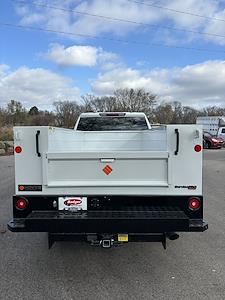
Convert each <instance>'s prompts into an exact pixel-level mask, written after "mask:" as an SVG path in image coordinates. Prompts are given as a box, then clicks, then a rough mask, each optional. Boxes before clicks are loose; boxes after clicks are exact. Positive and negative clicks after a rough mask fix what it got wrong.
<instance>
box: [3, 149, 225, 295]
mask: <svg viewBox="0 0 225 300" xmlns="http://www.w3.org/2000/svg"><path fill="white" fill-rule="evenodd" d="M224 178H225V150H206V151H204V166H203V179H204V182H203V186H204V199H205V220H207V222H208V223H209V229H208V231H206V232H204V233H185V234H182V235H181V236H180V238H179V239H178V240H176V241H168V248H167V250H166V251H165V250H164V249H163V247H162V246H161V244H159V243H133V244H132V243H130V244H127V245H124V246H122V247H117V248H112V249H109V250H104V249H102V248H96V247H91V246H90V245H88V244H85V243H84V244H82V243H70V242H61V243H56V244H55V245H54V246H53V248H52V249H51V250H48V247H47V235H46V234H45V233H12V232H9V231H8V230H7V228H6V223H7V222H8V221H9V219H10V218H11V217H12V208H11V202H12V201H11V197H12V195H13V193H14V164H13V157H12V156H10V157H8V156H4V157H1V158H0V191H1V192H0V261H1V263H0V274H1V279H0V299H2V300H7V299H23V300H24V299H33V300H35V299H38V300H41V299H68V300H69V299H210V300H212V299H225V180H224Z"/></svg>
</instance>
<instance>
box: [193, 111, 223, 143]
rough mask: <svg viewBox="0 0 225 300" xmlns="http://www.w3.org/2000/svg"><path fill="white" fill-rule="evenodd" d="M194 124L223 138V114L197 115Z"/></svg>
mask: <svg viewBox="0 0 225 300" xmlns="http://www.w3.org/2000/svg"><path fill="white" fill-rule="evenodd" d="M196 124H198V125H202V128H203V131H206V132H209V133H210V134H212V135H213V136H217V137H221V138H224V139H225V116H204V117H197V120H196Z"/></svg>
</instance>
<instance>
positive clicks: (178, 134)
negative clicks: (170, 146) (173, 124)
mask: <svg viewBox="0 0 225 300" xmlns="http://www.w3.org/2000/svg"><path fill="white" fill-rule="evenodd" d="M175 134H176V150H175V152H174V155H177V154H178V152H179V143H180V133H179V130H178V129H177V128H176V129H175Z"/></svg>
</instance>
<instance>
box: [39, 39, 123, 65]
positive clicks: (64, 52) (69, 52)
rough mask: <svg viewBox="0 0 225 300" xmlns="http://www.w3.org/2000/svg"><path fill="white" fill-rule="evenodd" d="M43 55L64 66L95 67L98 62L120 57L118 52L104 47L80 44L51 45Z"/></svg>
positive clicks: (102, 62)
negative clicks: (67, 45) (107, 50)
mask: <svg viewBox="0 0 225 300" xmlns="http://www.w3.org/2000/svg"><path fill="white" fill-rule="evenodd" d="M43 56H44V57H45V58H46V59H48V60H50V61H53V62H55V63H56V64H58V65H59V66H64V67H68V66H77V65H78V66H88V67H93V66H95V65H96V64H98V63H99V64H105V63H107V62H109V61H114V60H116V59H117V58H118V57H117V55H116V54H114V53H111V52H106V51H103V50H102V48H96V47H92V46H78V45H74V46H71V47H67V48H66V47H65V46H63V45H59V44H53V45H51V47H50V49H49V50H48V52H47V53H46V54H44V55H43Z"/></svg>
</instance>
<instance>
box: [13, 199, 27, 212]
mask: <svg viewBox="0 0 225 300" xmlns="http://www.w3.org/2000/svg"><path fill="white" fill-rule="evenodd" d="M27 206H28V201H27V200H26V199H25V198H20V199H18V200H17V201H16V208H17V209H20V210H22V209H25V208H26V207H27Z"/></svg>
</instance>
